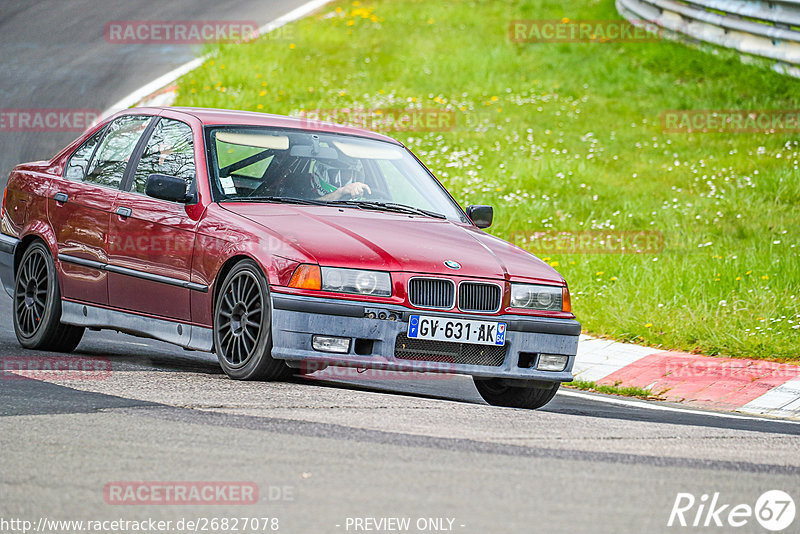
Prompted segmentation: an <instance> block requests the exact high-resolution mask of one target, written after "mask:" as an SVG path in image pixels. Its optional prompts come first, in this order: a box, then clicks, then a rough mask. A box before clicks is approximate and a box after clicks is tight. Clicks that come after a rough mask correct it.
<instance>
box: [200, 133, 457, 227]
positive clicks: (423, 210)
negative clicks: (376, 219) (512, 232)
mask: <svg viewBox="0 0 800 534" xmlns="http://www.w3.org/2000/svg"><path fill="white" fill-rule="evenodd" d="M208 136H209V141H210V142H209V146H210V147H211V156H212V157H211V158H210V164H209V166H210V168H211V181H212V188H213V189H214V193H215V197H216V199H217V200H218V201H220V202H223V201H236V202H248V201H252V202H258V201H261V202H264V201H272V202H295V203H307V204H332V205H337V206H352V207H354V208H359V209H379V210H385V211H399V212H404V213H414V214H418V215H427V216H433V217H437V216H438V217H440V218H445V217H446V218H448V219H451V220H456V221H462V222H466V219H465V218H464V215H463V212H462V211H461V209H460V208H459V207H458V205H457V204H456V203H455V202H454V201H453V200H452V198H451V197H450V196H449V195H448V193H447V192H446V191H445V190H444V188H443V187H442V186H441V185H440V184H439V183H438V182H437V181H436V180H435V179H434V178H433V177H432V176H431V175H430V173H428V172H427V170H426V169H425V168H424V167H423V166H422V165H420V163H419V162H418V161H417V160H416V159H415V158H414V157H413V156H412V155H411V154H410V153H409V152H408V151H407V150H406V149H404V148H403V147H401V146H398V145H394V144H392V143H386V142H383V141H374V140H371V139H363V138H359V137H353V136H347V135H336V134H326V133H317V132H306V131H298V130H273V129H268V128H214V129H210V130H209V133H208Z"/></svg>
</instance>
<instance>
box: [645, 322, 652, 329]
mask: <svg viewBox="0 0 800 534" xmlns="http://www.w3.org/2000/svg"><path fill="white" fill-rule="evenodd" d="M651 326H653V323H645V324H644V327H645V328H650V327H651Z"/></svg>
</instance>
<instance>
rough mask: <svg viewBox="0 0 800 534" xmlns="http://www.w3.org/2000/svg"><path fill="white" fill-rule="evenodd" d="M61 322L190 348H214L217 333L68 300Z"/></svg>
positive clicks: (207, 329) (200, 327)
mask: <svg viewBox="0 0 800 534" xmlns="http://www.w3.org/2000/svg"><path fill="white" fill-rule="evenodd" d="M61 322H62V323H64V324H71V325H75V326H85V327H89V328H104V329H108V330H116V331H118V332H122V333H125V334H132V335H134V336H139V337H148V338H151V339H158V340H159V341H166V342H167V343H172V344H175V345H178V346H181V347H183V348H186V349H191V350H202V351H205V352H212V350H213V347H214V341H213V340H214V336H213V332H212V330H211V329H210V328H203V327H202V326H193V325H188V324H183V323H180V322H174V321H167V320H165V319H153V318H151V317H142V316H141V315H135V314H132V313H125V312H121V311H116V310H107V309H105V308H99V307H96V306H89V305H87V304H80V303H77V302H70V301H66V300H62V301H61Z"/></svg>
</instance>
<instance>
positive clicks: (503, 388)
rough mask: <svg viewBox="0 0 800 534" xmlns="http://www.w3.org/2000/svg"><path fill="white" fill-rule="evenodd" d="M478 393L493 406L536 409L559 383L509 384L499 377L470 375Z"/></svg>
mask: <svg viewBox="0 0 800 534" xmlns="http://www.w3.org/2000/svg"><path fill="white" fill-rule="evenodd" d="M472 380H473V382H475V387H476V388H477V389H478V393H480V394H481V397H483V400H485V401H486V402H488V403H489V404H491V405H493V406H507V407H509V408H525V409H528V410H536V409H537V408H541V407H542V406H544V405H545V404H547V403H548V402H550V400H551V399H552V398H553V397H555V395H556V392H557V391H558V388H559V386H560V385H561V383H559V382H556V383H555V384H553V386H552V387H549V388H535V387H530V386H527V387H526V386H510V385H507V383H506V381H504V380H501V379H499V378H489V379H485V378H476V377H472Z"/></svg>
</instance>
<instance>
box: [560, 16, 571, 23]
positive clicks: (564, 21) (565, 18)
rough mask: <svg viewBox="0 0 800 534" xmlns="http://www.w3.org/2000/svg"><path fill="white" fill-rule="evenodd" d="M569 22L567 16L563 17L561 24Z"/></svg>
mask: <svg viewBox="0 0 800 534" xmlns="http://www.w3.org/2000/svg"><path fill="white" fill-rule="evenodd" d="M568 22H569V19H568V18H567V17H564V18H563V19H561V24H567V23H568Z"/></svg>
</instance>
